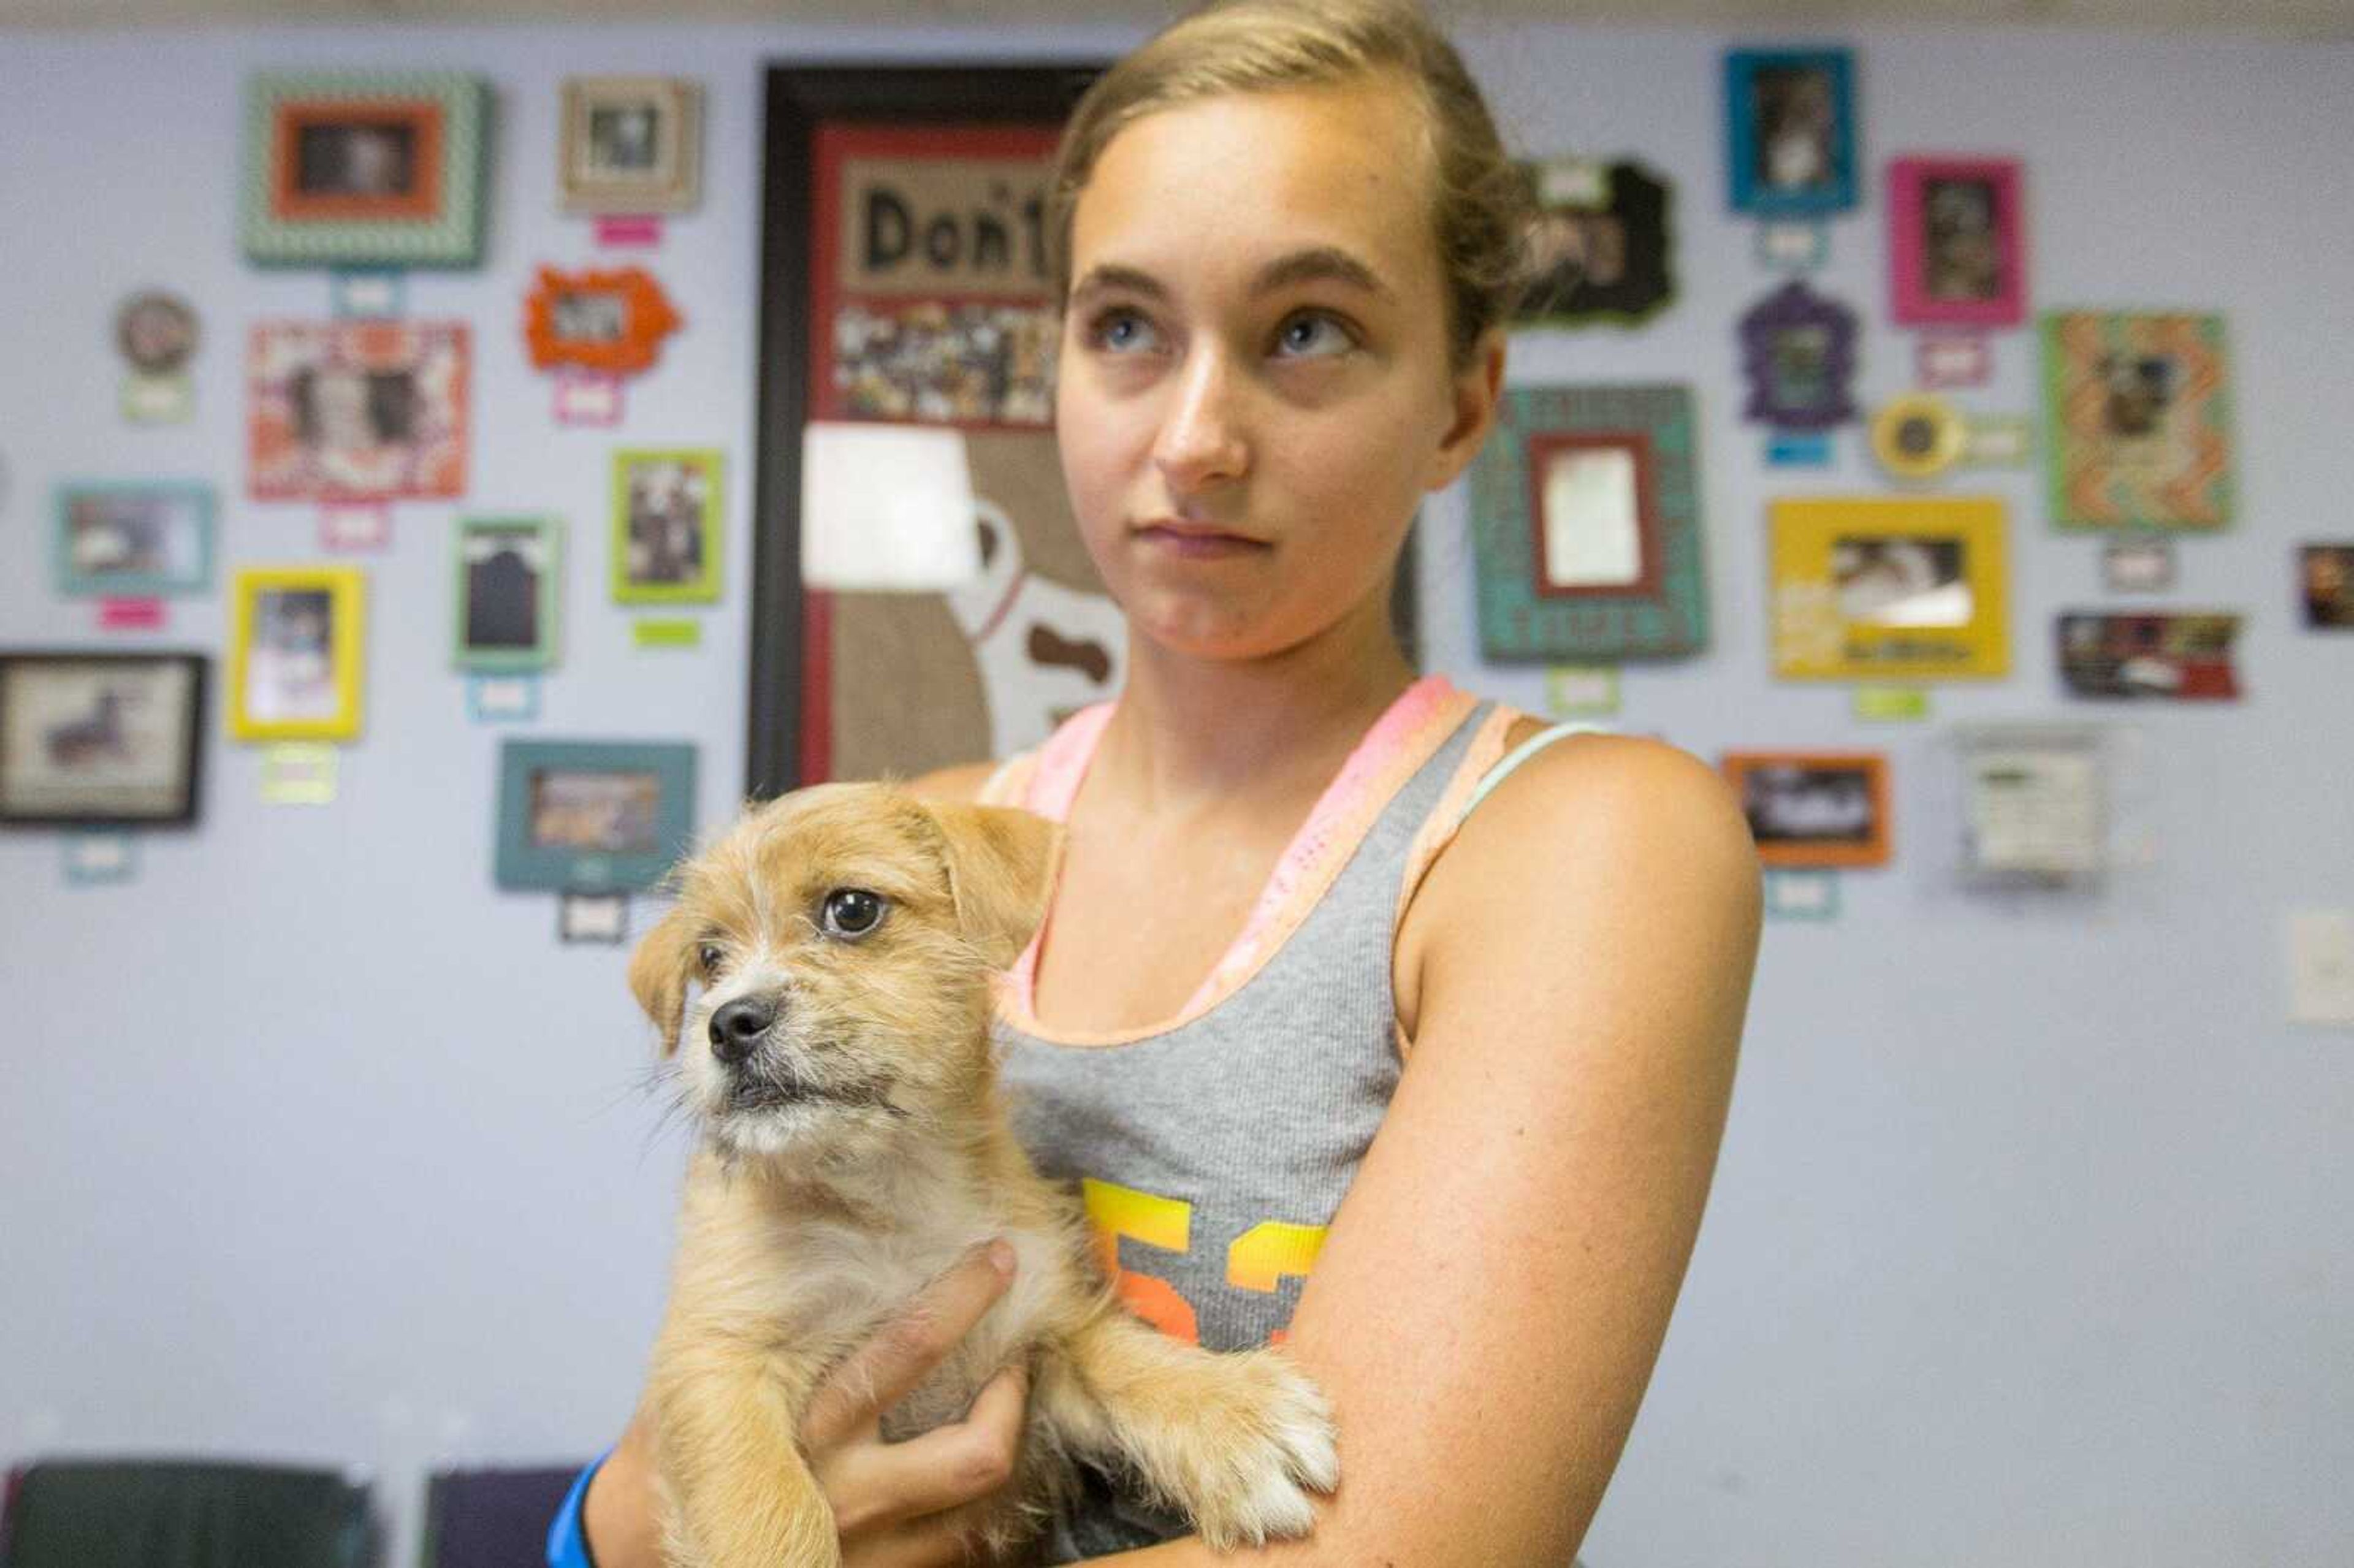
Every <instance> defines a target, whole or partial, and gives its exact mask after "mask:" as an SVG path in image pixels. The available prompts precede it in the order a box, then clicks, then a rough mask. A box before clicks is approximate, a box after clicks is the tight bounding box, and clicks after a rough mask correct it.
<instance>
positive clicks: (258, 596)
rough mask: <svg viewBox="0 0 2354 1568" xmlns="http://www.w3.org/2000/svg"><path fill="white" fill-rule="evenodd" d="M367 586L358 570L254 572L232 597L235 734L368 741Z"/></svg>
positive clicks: (244, 575) (248, 571) (247, 572)
mask: <svg viewBox="0 0 2354 1568" xmlns="http://www.w3.org/2000/svg"><path fill="white" fill-rule="evenodd" d="M366 607H367V600H366V577H364V576H363V575H362V574H361V572H360V569H359V568H358V567H246V568H245V569H243V570H241V571H239V573H238V574H237V577H236V581H235V584H234V586H233V587H232V588H230V613H231V614H232V615H233V616H234V618H235V621H236V630H235V632H234V633H233V634H232V637H231V640H230V644H229V689H228V727H229V733H230V734H231V735H232V736H236V737H237V738H238V739H239V740H349V739H351V738H353V737H354V736H356V735H358V734H359V731H360V692H361V667H360V666H361V657H362V652H363V650H364V648H365V646H366V644H365V642H364V641H363V633H364V630H365V627H364V625H363V622H364V620H365V618H366Z"/></svg>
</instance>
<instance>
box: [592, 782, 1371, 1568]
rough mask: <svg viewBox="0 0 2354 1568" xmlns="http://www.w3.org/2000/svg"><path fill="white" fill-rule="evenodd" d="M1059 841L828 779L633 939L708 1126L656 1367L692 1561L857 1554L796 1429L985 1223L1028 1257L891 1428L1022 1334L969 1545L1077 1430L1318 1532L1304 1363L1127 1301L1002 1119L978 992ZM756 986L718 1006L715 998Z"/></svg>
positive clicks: (1202, 1514)
mask: <svg viewBox="0 0 2354 1568" xmlns="http://www.w3.org/2000/svg"><path fill="white" fill-rule="evenodd" d="M1056 847H1057V844H1056V837H1055V829H1054V828H1053V827H1052V826H1051V825H1050V824H1048V823H1047V822H1045V821H1043V820H1042V819H1040V818H1037V817H1034V816H1032V815H1030V814H1028V813H1027V812H1022V811H1013V810H1000V809H997V808H992V807H981V806H959V805H949V804H942V803H937V802H932V801H928V800H922V799H919V798H918V797H917V796H915V795H913V794H911V793H909V792H907V791H906V790H905V789H898V788H896V787H892V786H887V785H874V784H829V785H820V786H817V787H815V788H812V789H803V790H801V791H798V792H796V793H794V794H791V795H788V796H785V797H783V798H782V799H780V800H775V801H773V802H770V803H769V804H768V805H766V806H763V807H760V808H758V809H757V810H753V811H751V812H750V813H748V815H747V816H746V817H745V819H744V820H743V821H740V822H739V823H737V826H736V827H735V828H734V829H733V830H731V831H730V832H729V833H728V834H727V835H726V837H725V838H723V839H721V840H720V841H719V842H717V843H716V844H715V845H713V846H712V847H711V848H710V849H708V850H706V851H705V852H704V853H701V854H700V855H698V856H697V857H696V858H695V859H694V860H693V861H691V862H689V863H687V864H686V865H685V866H684V867H683V868H682V872H681V875H680V893H681V896H680V898H679V902H678V904H677V906H676V907H675V908H673V910H672V911H671V912H670V913H669V914H668V915H667V916H664V917H663V920H662V921H661V922H660V923H659V924H657V925H656V926H655V927H654V928H653V929H652V931H650V932H649V933H647V935H646V937H645V938H644V939H643V941H642V943H641V944H640V945H639V948H638V949H637V952H636V954H635V956H634V957H633V959H631V965H630V984H631V990H632V991H635V992H636V994H637V997H638V1000H639V1001H640V1003H641V1004H642V1006H643V1007H644V1008H645V1010H646V1012H647V1014H648V1015H649V1016H650V1017H651V1018H652V1020H653V1021H654V1022H655V1023H656V1024H657V1025H658V1026H659V1027H660V1028H661V1029H662V1031H663V1042H664V1044H663V1054H664V1057H665V1059H666V1060H669V1061H670V1062H672V1063H673V1066H674V1070H675V1075H676V1082H677V1085H678V1087H679V1091H680V1095H681V1098H682V1101H683V1103H684V1105H685V1106H686V1107H688V1109H689V1110H690V1111H691V1112H692V1113H693V1114H694V1116H695V1118H696V1120H697V1122H698V1125H699V1128H700V1130H701V1133H702V1137H701V1139H700V1143H699V1146H698V1148H697V1150H696V1152H695V1157H694V1160H693V1162H692V1165H691V1166H690V1169H689V1171H688V1176H687V1183H686V1193H685V1200H684V1209H683V1213H682V1216H681V1223H680V1236H679V1251H678V1256H677V1262H676V1273H675V1278H674V1280H673V1288H672V1293H671V1301H670V1310H669V1314H668V1317H667V1319H666V1320H665V1322H664V1324H663V1330H662V1333H661V1336H660V1339H659V1340H658V1342H657V1345H656V1348H655V1352H654V1364H653V1371H652V1382H651V1390H650V1392H651V1394H652V1399H653V1401H654V1404H655V1410H656V1414H657V1420H656V1424H655V1425H656V1433H657V1437H656V1446H657V1469H658V1473H659V1475H660V1477H661V1480H662V1491H663V1531H664V1550H665V1554H666V1559H667V1561H668V1562H669V1563H671V1564H673V1568H780V1565H781V1568H828V1565H832V1564H838V1563H840V1561H841V1552H840V1546H839V1541H838V1536H837V1531H836V1528H835V1523H834V1520H833V1518H832V1513H831V1512H830V1511H829V1510H828V1507H827V1504H826V1499H825V1497H824V1494H823V1492H822V1490H821V1489H820V1487H819V1486H818V1483H817V1481H816V1479H815V1478H813V1477H812V1476H811V1472H810V1469H809V1467H808V1464H807V1462H806V1460H805V1458H804V1457H803V1456H802V1454H801V1451H800V1448H799V1447H798V1445H797V1438H798V1434H799V1432H800V1430H801V1420H802V1416H803V1414H804V1413H805V1412H806V1410H807V1409H808V1406H809V1403H810V1400H811V1395H812V1394H813V1393H815V1391H816V1390H817V1389H818V1388H819V1386H821V1385H822V1383H823V1382H824V1381H825V1378H826V1376H827V1374H828V1373H829V1372H831V1371H832V1369H833V1368H834V1366H835V1365H836V1364H837V1363H838V1362H839V1361H841V1360H842V1358H843V1356H845V1355H846V1354H847V1353H848V1352H850V1351H852V1350H854V1348H856V1347H857V1346H859V1345H860V1344H862V1343H864V1341H865V1340H867V1338H868V1337H869V1336H870V1335H871V1334H872V1333H873V1332H874V1331H875V1329H876V1327H877V1326H878V1325H879V1324H880V1323H881V1322H882V1321H883V1320H884V1319H886V1318H889V1317H891V1316H892V1315H894V1314H895V1313H896V1311H898V1309H900V1308H903V1307H904V1306H905V1305H906V1304H907V1300H908V1298H910V1297H912V1296H913V1295H915V1294H916V1292H917V1290H918V1289H919V1288H920V1287H922V1286H923V1285H924V1284H925V1283H927V1282H928V1280H930V1279H932V1278H934V1277H937V1276H938V1274H939V1273H940V1272H941V1271H942V1270H944V1269H946V1268H948V1267H949V1266H951V1265H953V1264H955V1263H956V1262H957V1261H959V1259H960V1258H961V1257H962V1256H963V1255H965V1254H966V1253H967V1251H968V1249H970V1248H971V1247H972V1246H973V1245H976V1244H977V1243H979V1242H981V1241H983V1240H986V1239H987V1238H989V1237H991V1236H996V1235H1003V1236H1005V1237H1007V1238H1008V1239H1009V1240H1010V1241H1011V1242H1012V1243H1013V1246H1014V1248H1015V1251H1016V1255H1017V1257H1018V1259H1019V1262H1018V1266H1017V1271H1016V1273H1015V1276H1014V1279H1013V1285H1012V1287H1010V1288H1009V1289H1008V1291H1007V1293H1006V1294H1005V1296H1004V1297H1003V1298H1001V1299H1000V1300H999V1301H998V1302H997V1303H996V1304H995V1305H994V1306H992V1307H991V1309H990V1311H989V1313H988V1315H987V1316H986V1317H985V1318H983V1319H981V1323H980V1324H979V1326H978V1327H976V1328H975V1329H974V1330H972V1331H971V1332H970V1334H968V1335H967V1336H966V1337H965V1339H964V1340H963V1341H962V1342H961V1343H960V1344H959V1345H958V1347H957V1348H956V1350H955V1351H954V1352H953V1353H952V1354H951V1355H950V1356H949V1358H948V1359H947V1360H946V1361H943V1362H942V1363H941V1364H940V1366H939V1367H938V1370H937V1371H936V1372H934V1373H933V1374H932V1375H931V1376H930V1377H929V1379H928V1381H927V1382H925V1383H923V1384H922V1385H921V1386H920V1387H918V1388H917V1389H916V1390H915V1392H913V1393H910V1394H909V1395H908V1396H907V1398H906V1399H905V1400H903V1401H902V1402H900V1404H898V1405H897V1406H896V1407H895V1408H894V1409H893V1410H892V1411H891V1412H890V1413H888V1414H887V1415H886V1417H885V1426H884V1429H885V1435H886V1436H910V1435H913V1434H914V1433H917V1432H920V1431H922V1430H925V1429H928V1428H929V1427H931V1426H934V1425H939V1424H940V1423H942V1422H945V1421H950V1420H955V1419H959V1418H960V1417H961V1416H962V1414H964V1413H965V1412H966V1410H967V1409H968V1408H969V1407H970V1404H971V1402H972V1399H973V1396H974V1394H975V1393H977V1392H978V1391H979V1390H980V1388H981V1385H982V1384H983V1383H986V1382H987V1381H988V1380H989V1379H990V1378H991V1376H993V1375H994V1374H995V1373H996V1372H999V1371H1000V1370H1001V1369H1002V1368H1004V1367H1007V1366H1010V1365H1013V1364H1016V1363H1019V1362H1022V1361H1025V1360H1026V1361H1028V1363H1029V1366H1030V1369H1031V1391H1030V1400H1029V1414H1028V1417H1027V1423H1026V1426H1025V1428H1024V1433H1023V1443H1022V1447H1021V1454H1020V1458H1019V1460H1018V1462H1017V1464H1016V1467H1015V1471H1014V1475H1013V1479H1012V1481H1011V1483H1010V1484H1009V1485H1008V1486H1007V1487H1006V1488H1005V1489H1004V1490H1003V1492H1002V1494H1001V1500H1000V1501H999V1502H998V1503H997V1504H995V1505H993V1506H992V1510H991V1512H990V1514H989V1517H988V1518H987V1519H986V1520H985V1521H983V1522H982V1523H981V1524H980V1525H979V1526H977V1527H976V1529H975V1531H974V1532H973V1537H972V1539H973V1541H974V1543H975V1544H976V1546H978V1547H985V1548H987V1549H988V1550H991V1551H992V1552H1008V1551H1012V1550H1013V1549H1015V1548H1017V1547H1019V1546H1020V1545H1021V1544H1023V1542H1027V1541H1029V1540H1030V1539H1032V1538H1033V1537H1034V1535H1035V1534H1036V1532H1037V1531H1038V1530H1039V1529H1040V1527H1041V1526H1042V1524H1043V1523H1044V1520H1046V1519H1047V1518H1048V1517H1050V1515H1051V1512H1052V1510H1053V1509H1054V1507H1055V1504H1056V1503H1057V1501H1058V1500H1059V1499H1061V1498H1063V1497H1064V1496H1065V1495H1066V1493H1067V1489H1068V1488H1069V1487H1070V1485H1071V1480H1072V1466H1073V1464H1074V1462H1075V1461H1076V1459H1078V1458H1081V1457H1085V1458H1088V1459H1091V1460H1094V1461H1096V1462H1097V1463H1099V1464H1103V1465H1106V1466H1108V1467H1112V1468H1114V1469H1115V1470H1124V1471H1126V1472H1127V1473H1129V1474H1130V1475H1132V1476H1134V1477H1135V1478H1138V1479H1139V1480H1140V1481H1141V1483H1142V1484H1143V1485H1144V1486H1145V1488H1146V1489H1148V1490H1149V1491H1150V1492H1151V1493H1152V1494H1153V1495H1155V1496H1156V1497H1157V1498H1158V1499H1160V1500H1161V1501H1162V1502H1163V1503H1165V1504H1167V1505H1170V1506H1173V1507H1175V1508H1177V1509H1180V1510H1183V1511H1184V1512H1185V1513H1187V1514H1188V1515H1190V1517H1191V1518H1192V1519H1193V1521H1194V1524H1195V1527H1196V1528H1197V1529H1198V1530H1199V1531H1200V1532H1201V1534H1202V1537H1203V1539H1204V1541H1206V1542H1209V1543H1210V1544H1212V1545H1214V1546H1218V1547H1222V1548H1223V1547H1229V1546H1234V1545H1236V1544H1240V1543H1242V1542H1261V1541H1265V1540H1269V1539H1274V1538H1278V1537H1283V1536H1296V1535H1304V1534H1306V1533H1308V1531H1309V1530H1310V1527H1311V1526H1312V1524H1313V1522H1314V1515H1313V1512H1312V1510H1311V1509H1310V1501H1309V1498H1308V1496H1307V1493H1308V1491H1310V1490H1317V1491H1330V1490H1331V1489H1332V1488H1333V1487H1334V1486H1335V1485H1337V1484H1338V1481H1339V1467H1338V1463H1337V1459H1336V1457H1335V1455H1334V1451H1333V1435H1332V1429H1331V1422H1330V1419H1329V1416H1328V1414H1327V1412H1326V1407H1325V1404H1324V1402H1323V1400H1322V1398H1321V1396H1320V1395H1319V1394H1318V1393H1317V1392H1316V1390H1315V1388H1314V1386H1313V1385H1312V1384H1311V1383H1310V1382H1309V1381H1308V1380H1307V1378H1306V1377H1304V1376H1303V1375H1302V1374H1301V1373H1300V1372H1299V1371H1298V1370H1297V1369H1296V1368H1294V1367H1293V1366H1292V1365H1290V1364H1289V1363H1288V1361H1285V1360H1284V1359H1283V1357H1282V1355H1281V1353H1280V1352H1279V1351H1273V1350H1264V1351H1247V1352H1241V1353H1235V1354H1212V1353H1210V1352H1207V1351H1202V1350H1200V1349H1198V1348H1196V1347H1193V1346H1190V1345H1186V1344H1182V1343H1181V1342H1179V1341H1177V1340H1172V1339H1170V1338H1168V1337H1166V1336H1164V1335H1162V1334H1161V1333H1160V1332H1158V1331H1157V1330H1154V1329H1152V1328H1150V1326H1148V1325H1147V1324H1145V1323H1144V1322H1142V1321H1141V1320H1140V1319H1137V1318H1135V1317H1133V1316H1131V1315H1129V1313H1128V1312H1127V1311H1126V1310H1125V1309H1123V1308H1121V1307H1120V1306H1119V1302H1118V1300H1117V1298H1115V1297H1114V1295H1113V1294H1112V1291H1111V1290H1110V1288H1109V1287H1108V1285H1107V1284H1106V1283H1105V1281H1104V1280H1103V1278H1102V1276H1101V1270H1100V1269H1099V1267H1098V1266H1097V1264H1096V1263H1095V1260H1094V1257H1093V1255H1092V1252H1091V1249H1090V1247H1089V1245H1088V1242H1087V1234H1086V1225H1085V1222H1084V1219H1083V1218H1082V1216H1081V1214H1080V1213H1079V1210H1078V1206H1077V1203H1076V1199H1075V1198H1074V1197H1073V1196H1072V1195H1071V1194H1070V1193H1068V1192H1065V1191H1063V1190H1060V1189H1057V1188H1056V1187H1055V1186H1054V1185H1052V1184H1050V1183H1048V1182H1047V1181H1044V1179H1043V1178H1041V1177H1040V1176H1039V1175H1037V1173H1036V1172H1035V1171H1033V1170H1032V1169H1031V1166H1030V1163H1029V1161H1028V1160H1027V1159H1026V1158H1025V1157H1024V1155H1023V1151H1022V1149H1021V1147H1020V1145H1019V1144H1018V1143H1017V1142H1016V1141H1015V1139H1014V1138H1013V1132H1012V1130H1011V1128H1010V1127H1009V1125H1008V1122H1007V1120H1006V1118H1005V1115H1004V1111H1003V1108H1002V1103H1001V1101H1000V1098H999V1095H998V1089H997V1085H996V1080H995V1075H994V1073H993V1070H992V1066H991V1048H990V1041H989V1018H990V1012H991V985H992V983H993V981H994V977H995V976H996V975H997V973H998V972H999V971H1001V970H1002V969H1005V968H1006V967H1007V966H1008V965H1010V964H1011V963H1012V962H1013V959H1014V958H1015V957H1016V955H1017V954H1019V952H1020V951H1021V949H1022V948H1023V946H1024V945H1025V944H1026V943H1027V942H1028V940H1029V938H1030V936H1031V934H1032V932H1033V931H1034V929H1035V928H1036V927H1037V924H1038V921H1039V920H1040V918H1041V917H1042V915H1043V912H1044V902H1045V897H1046V889H1047V885H1048V878H1049V875H1050V874H1051V870H1052V863H1053V859H1054V856H1055V851H1056ZM844 890H856V891H857V892H864V893H868V894H873V895H879V898H880V899H881V901H882V902H881V906H880V907H881V910H882V914H881V917H880V918H879V920H877V921H875V923H874V924H873V926H872V927H870V928H868V929H867V930H865V931H864V932H863V933H852V932H850V931H849V930H848V929H847V927H851V926H855V925H858V924H860V923H862V921H863V918H864V913H865V911H866V910H867V909H869V908H872V907H874V906H869V905H866V904H865V903H864V901H863V900H861V899H859V898H857V897H856V896H855V895H852V896H850V897H848V898H846V899H845V898H843V897H837V896H836V895H841V894H843V892H844ZM698 986H699V987H700V994H699V995H696V994H695V991H696V988H697V987H698ZM690 997H693V998H694V1000H693V1002H692V1005H691V1006H690V1005H689V999H690ZM738 1001H743V1002H746V1003H747V1004H748V1008H739V1009H737V1012H736V1013H734V1014H731V1015H729V1018H731V1019H732V1020H733V1023H732V1027H731V1024H730V1022H729V1019H723V1018H719V1017H718V1015H719V1014H720V1012H721V1011H722V1010H723V1009H725V1008H726V1007H727V1006H728V1005H729V1004H730V1003H735V1002H738ZM770 1011H773V1013H774V1016H773V1020H772V1021H768V1020H766V1018H765V1015H766V1014H767V1013H768V1012H770ZM715 1020H716V1022H715ZM682 1024H684V1026H685V1030H684V1049H682V1048H681V1026H682ZM756 1026H757V1027H756ZM722 1042H725V1043H726V1044H727V1045H728V1046H729V1047H730V1050H731V1052H732V1054H736V1055H737V1056H739V1057H740V1058H741V1059H740V1060H739V1061H737V1063H736V1064H735V1065H729V1063H728V1062H727V1061H726V1060H724V1059H723V1055H722V1051H721V1049H720V1044H721V1043H722Z"/></svg>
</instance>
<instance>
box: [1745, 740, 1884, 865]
mask: <svg viewBox="0 0 2354 1568" xmlns="http://www.w3.org/2000/svg"><path fill="white" fill-rule="evenodd" d="M1723 769H1724V775H1725V777H1726V779H1729V780H1731V782H1732V784H1733V788H1734V793H1735V794H1736V795H1738V796H1739V797H1740V799H1741V809H1742V812H1743V814H1744V816H1745V817H1747V819H1748V821H1749V832H1750V835H1751V836H1752V837H1753V838H1754V839H1755V840H1756V842H1757V858H1758V860H1759V861H1760V862H1761V863H1764V864H1765V865H1769V866H1776V867H1785V866H1801V867H1805V866H1813V867H1836V866H1869V865H1885V864H1886V863H1888V859H1889V853H1890V845H1891V842H1892V838H1893V824H1892V823H1891V821H1890V813H1889V785H1888V759H1887V758H1886V757H1884V756H1882V755H1881V754H1879V753H1877V752H1862V751H1853V752H1850V751H1733V752H1727V753H1726V754H1725V755H1724V758H1723Z"/></svg>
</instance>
